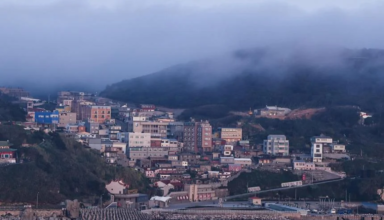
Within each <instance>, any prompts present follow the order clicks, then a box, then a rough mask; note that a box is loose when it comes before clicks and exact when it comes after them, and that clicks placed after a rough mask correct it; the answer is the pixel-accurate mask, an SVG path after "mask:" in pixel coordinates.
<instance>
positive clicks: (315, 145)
mask: <svg viewBox="0 0 384 220" xmlns="http://www.w3.org/2000/svg"><path fill="white" fill-rule="evenodd" d="M330 144H332V138H330V137H327V136H324V135H320V136H314V137H312V138H311V157H312V161H313V162H315V163H321V162H322V161H323V147H324V146H328V145H330Z"/></svg>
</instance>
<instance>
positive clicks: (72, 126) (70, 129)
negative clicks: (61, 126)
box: [65, 124, 79, 134]
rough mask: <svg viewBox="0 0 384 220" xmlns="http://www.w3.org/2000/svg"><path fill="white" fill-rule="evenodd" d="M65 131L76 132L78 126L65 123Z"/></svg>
mask: <svg viewBox="0 0 384 220" xmlns="http://www.w3.org/2000/svg"><path fill="white" fill-rule="evenodd" d="M65 131H66V132H67V133H72V134H74V133H77V132H78V131H79V126H78V125H70V124H67V126H66V127H65Z"/></svg>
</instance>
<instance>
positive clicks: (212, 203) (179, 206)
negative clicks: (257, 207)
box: [168, 179, 343, 209]
mask: <svg viewBox="0 0 384 220" xmlns="http://www.w3.org/2000/svg"><path fill="white" fill-rule="evenodd" d="M341 180H343V179H335V180H330V181H322V182H317V183H316V182H314V183H312V184H306V185H302V186H295V187H281V188H275V189H267V190H262V191H258V192H252V193H243V194H238V195H234V196H227V197H225V198H224V201H228V200H230V199H234V198H241V197H249V196H254V195H255V194H260V193H265V192H273V191H281V190H289V189H297V188H302V187H307V186H312V185H320V184H326V183H332V182H338V181H341ZM286 202H288V201H280V203H286ZM296 202H306V201H296ZM218 203H219V201H218V200H209V201H201V202H188V203H174V204H172V203H170V204H169V207H168V209H185V208H189V207H194V206H211V207H212V206H216V207H219V204H218ZM290 203H295V201H290ZM306 203H316V204H317V203H319V202H318V201H310V202H309V201H307V202H306ZM224 204H225V205H224V206H225V207H239V206H243V205H244V207H245V206H249V205H248V204H244V202H225V203H224Z"/></svg>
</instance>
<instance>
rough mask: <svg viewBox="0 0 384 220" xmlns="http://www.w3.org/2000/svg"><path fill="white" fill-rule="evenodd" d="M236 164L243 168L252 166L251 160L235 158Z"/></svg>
mask: <svg viewBox="0 0 384 220" xmlns="http://www.w3.org/2000/svg"><path fill="white" fill-rule="evenodd" d="M234 164H239V165H241V166H242V167H247V166H251V165H252V160H251V158H235V159H234Z"/></svg>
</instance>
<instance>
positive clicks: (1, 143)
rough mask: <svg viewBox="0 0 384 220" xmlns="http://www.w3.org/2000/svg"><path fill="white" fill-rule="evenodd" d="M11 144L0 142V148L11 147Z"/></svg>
mask: <svg viewBox="0 0 384 220" xmlns="http://www.w3.org/2000/svg"><path fill="white" fill-rule="evenodd" d="M12 145H13V144H11V143H9V142H8V141H0V147H5V146H12Z"/></svg>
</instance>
